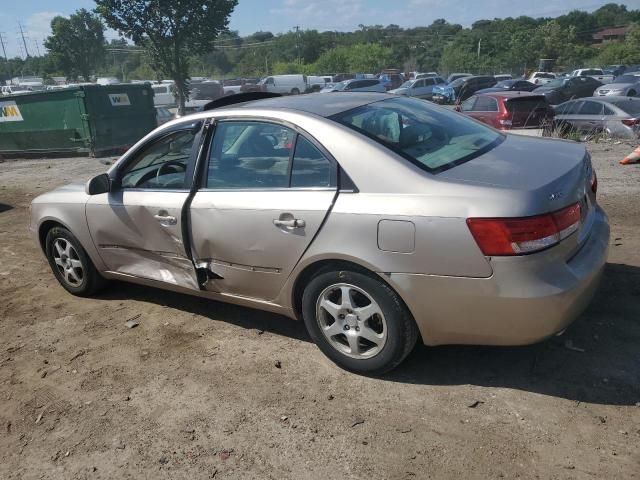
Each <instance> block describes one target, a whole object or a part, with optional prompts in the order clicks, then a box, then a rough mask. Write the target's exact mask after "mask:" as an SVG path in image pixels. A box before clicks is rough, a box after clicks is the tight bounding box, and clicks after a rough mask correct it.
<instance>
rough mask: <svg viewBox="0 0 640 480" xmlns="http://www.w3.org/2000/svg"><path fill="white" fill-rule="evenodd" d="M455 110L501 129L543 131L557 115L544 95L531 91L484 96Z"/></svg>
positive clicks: (485, 94) (471, 99) (473, 97)
mask: <svg viewBox="0 0 640 480" xmlns="http://www.w3.org/2000/svg"><path fill="white" fill-rule="evenodd" d="M455 109H456V110H457V111H458V112H462V113H464V114H465V115H469V116H470V117H472V118H475V119H476V120H479V121H481V122H483V123H486V124H487V125H491V126H492V127H494V128H497V129H499V130H512V129H541V128H544V127H545V126H546V125H551V123H552V120H553V115H554V112H553V108H552V107H551V106H550V105H549V104H548V103H547V100H546V99H545V96H544V95H540V94H536V93H529V92H512V91H509V92H491V93H481V94H478V95H473V96H472V97H469V98H468V99H467V100H465V101H464V102H462V103H461V104H460V105H458V106H456V108H455Z"/></svg>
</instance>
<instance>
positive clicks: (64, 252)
mask: <svg viewBox="0 0 640 480" xmlns="http://www.w3.org/2000/svg"><path fill="white" fill-rule="evenodd" d="M52 253H53V261H54V262H55V264H56V267H58V271H59V272H60V274H61V275H62V279H63V280H64V281H65V283H67V284H68V285H70V286H72V287H79V286H80V285H81V284H82V281H83V279H84V266H83V265H82V261H81V260H80V257H79V256H78V252H77V251H76V249H75V248H74V247H73V245H71V243H70V242H69V241H68V240H67V239H65V238H56V239H55V240H54V241H53V252H52Z"/></svg>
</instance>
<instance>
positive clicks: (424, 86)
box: [389, 77, 447, 100]
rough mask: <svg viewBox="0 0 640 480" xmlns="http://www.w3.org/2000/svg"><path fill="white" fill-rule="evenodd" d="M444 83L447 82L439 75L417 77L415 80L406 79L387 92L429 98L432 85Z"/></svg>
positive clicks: (431, 93) (431, 94)
mask: <svg viewBox="0 0 640 480" xmlns="http://www.w3.org/2000/svg"><path fill="white" fill-rule="evenodd" d="M446 84H447V82H445V81H444V80H443V79H442V78H441V77H430V78H419V79H417V80H407V81H406V82H404V83H403V84H402V85H400V86H399V87H398V88H396V89H393V90H389V93H395V94H396V95H406V96H407V97H417V98H424V99H427V100H431V98H432V97H433V87H435V86H436V85H446Z"/></svg>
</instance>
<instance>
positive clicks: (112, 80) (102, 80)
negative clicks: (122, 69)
mask: <svg viewBox="0 0 640 480" xmlns="http://www.w3.org/2000/svg"><path fill="white" fill-rule="evenodd" d="M118 83H120V80H118V79H117V78H116V77H98V78H97V79H96V85H117V84H118Z"/></svg>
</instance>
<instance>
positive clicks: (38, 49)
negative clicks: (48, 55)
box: [33, 38, 42, 57]
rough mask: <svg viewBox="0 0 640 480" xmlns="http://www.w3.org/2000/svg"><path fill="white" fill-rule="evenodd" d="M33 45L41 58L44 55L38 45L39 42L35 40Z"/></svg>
mask: <svg viewBox="0 0 640 480" xmlns="http://www.w3.org/2000/svg"><path fill="white" fill-rule="evenodd" d="M33 44H34V45H35V46H36V51H37V52H38V56H39V57H41V56H42V54H41V53H40V46H39V45H38V41H37V40H36V39H35V38H34V39H33Z"/></svg>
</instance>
